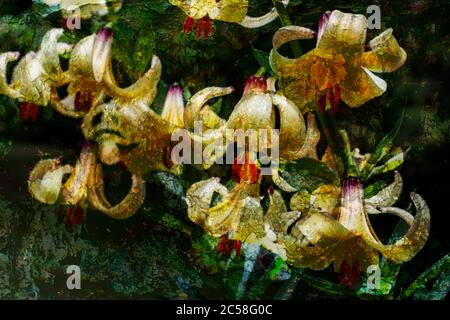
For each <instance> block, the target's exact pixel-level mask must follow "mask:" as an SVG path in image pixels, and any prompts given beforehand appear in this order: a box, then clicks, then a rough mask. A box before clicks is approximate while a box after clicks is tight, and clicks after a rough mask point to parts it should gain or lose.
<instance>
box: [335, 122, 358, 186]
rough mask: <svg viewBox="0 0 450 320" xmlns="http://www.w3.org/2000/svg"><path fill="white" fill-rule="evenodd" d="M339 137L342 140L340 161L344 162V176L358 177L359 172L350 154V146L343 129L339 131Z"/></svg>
mask: <svg viewBox="0 0 450 320" xmlns="http://www.w3.org/2000/svg"><path fill="white" fill-rule="evenodd" d="M339 135H340V136H341V140H342V148H341V150H342V155H341V156H342V160H343V161H344V165H345V171H346V172H345V174H346V175H347V177H349V176H352V177H359V170H358V166H357V164H356V162H355V158H353V154H352V147H351V145H350V140H349V138H348V134H347V131H345V130H344V129H341V130H339Z"/></svg>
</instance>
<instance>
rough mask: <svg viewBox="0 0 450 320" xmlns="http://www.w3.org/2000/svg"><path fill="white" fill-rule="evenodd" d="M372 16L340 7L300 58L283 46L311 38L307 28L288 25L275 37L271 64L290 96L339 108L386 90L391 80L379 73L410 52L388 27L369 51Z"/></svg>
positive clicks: (324, 18)
mask: <svg viewBox="0 0 450 320" xmlns="http://www.w3.org/2000/svg"><path fill="white" fill-rule="evenodd" d="M366 33H367V19H366V17H365V16H363V15H359V14H350V13H343V12H340V11H338V10H335V11H333V12H332V13H329V12H327V13H325V14H324V15H323V16H322V17H321V19H320V22H319V29H318V33H317V45H316V48H314V49H313V50H311V51H310V52H308V53H306V54H304V55H303V56H301V57H299V58H296V59H288V58H286V57H283V56H282V55H280V54H279V52H278V51H277V50H278V48H280V47H281V46H282V45H283V44H285V43H287V42H289V41H292V40H296V39H311V38H313V37H314V36H315V33H314V32H313V31H312V30H310V29H307V28H301V27H297V26H288V27H284V28H281V29H280V30H278V31H277V32H276V33H275V35H274V37H273V46H274V49H273V50H272V53H271V58H270V61H271V65H272V67H273V69H274V70H275V71H276V72H277V73H278V75H279V76H280V77H281V81H280V85H281V87H282V89H283V91H284V92H285V94H286V95H287V97H289V98H290V99H292V100H293V101H295V102H296V103H297V104H299V105H300V106H305V107H306V109H309V110H311V109H315V106H316V105H317V106H318V109H319V110H320V111H323V110H325V109H331V110H333V111H335V110H336V109H337V107H338V105H339V102H340V100H342V101H343V102H345V103H346V104H347V105H348V106H350V107H359V106H361V105H363V104H364V103H366V102H367V101H369V100H371V99H373V98H375V97H378V96H380V95H382V94H383V93H384V92H385V91H386V89H387V84H386V82H385V81H384V80H383V79H381V78H379V77H377V76H376V75H374V74H373V73H372V71H373V72H393V71H395V70H397V69H398V68H400V67H401V66H402V65H403V64H404V62H405V60H406V53H405V51H404V50H403V49H402V48H401V47H400V46H399V44H398V43H397V40H396V39H395V38H394V36H393V35H392V29H388V30H386V31H384V32H383V33H381V34H380V35H379V36H377V37H375V38H374V39H372V40H371V41H370V42H369V47H370V48H371V50H370V51H365V46H366Z"/></svg>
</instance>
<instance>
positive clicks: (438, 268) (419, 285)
mask: <svg viewBox="0 0 450 320" xmlns="http://www.w3.org/2000/svg"><path fill="white" fill-rule="evenodd" d="M449 269H450V254H447V255H446V256H445V257H443V258H442V259H441V260H439V261H438V262H436V263H435V264H434V265H433V266H432V267H431V268H429V269H428V270H426V271H425V272H424V273H422V274H421V275H420V276H419V277H418V278H417V279H416V280H415V281H414V282H413V283H412V284H411V285H410V286H409V287H408V288H407V289H406V290H405V291H403V292H402V294H401V295H400V296H399V297H398V299H407V298H409V297H411V296H413V295H414V294H416V293H417V292H419V291H423V290H426V286H425V284H426V283H428V282H429V281H431V280H433V279H435V278H437V277H438V276H440V275H441V274H445V276H443V277H444V278H445V279H441V278H439V280H438V281H439V283H438V284H437V286H436V292H435V295H436V296H437V297H441V296H442V295H443V293H442V292H438V291H439V290H441V288H442V287H443V288H444V289H446V290H447V291H448V289H449V285H448V284H447V283H446V282H448V281H449V275H448V273H449ZM435 285H436V284H435ZM433 288H434V287H433ZM431 292H432V291H431ZM431 296H433V294H431ZM445 296H446V294H445Z"/></svg>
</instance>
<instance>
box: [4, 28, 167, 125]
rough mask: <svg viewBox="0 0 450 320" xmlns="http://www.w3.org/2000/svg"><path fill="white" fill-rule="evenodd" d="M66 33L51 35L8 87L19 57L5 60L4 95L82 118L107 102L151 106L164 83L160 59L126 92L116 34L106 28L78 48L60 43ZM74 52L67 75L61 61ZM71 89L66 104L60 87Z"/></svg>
mask: <svg viewBox="0 0 450 320" xmlns="http://www.w3.org/2000/svg"><path fill="white" fill-rule="evenodd" d="M62 33H63V29H52V30H50V31H48V32H47V33H46V34H45V36H44V38H43V39H42V43H41V46H40V49H39V50H38V51H37V52H30V53H28V54H27V55H26V56H25V57H23V58H22V59H21V60H20V61H19V63H18V64H17V66H16V67H15V68H14V71H13V75H12V81H11V83H8V81H7V76H6V74H7V64H8V63H9V62H12V61H15V60H18V59H19V53H17V52H6V53H3V54H0V94H4V95H7V96H9V97H11V98H13V99H18V100H20V101H21V102H27V103H32V104H36V105H40V106H47V105H48V104H51V106H52V107H53V108H55V110H56V111H58V112H59V113H61V114H63V115H65V116H69V117H72V118H81V117H83V116H84V115H85V114H86V112H87V111H89V110H90V109H91V107H93V106H97V105H99V104H101V103H102V102H103V101H104V100H105V98H106V96H110V97H111V98H114V99H120V100H121V101H128V102H130V103H131V102H136V103H141V102H149V101H152V100H153V98H154V97H155V95H156V84H157V81H156V82H155V79H157V80H159V77H160V61H159V59H158V58H157V57H156V56H155V57H153V60H152V68H150V69H149V70H148V71H147V73H145V74H144V75H143V76H142V77H141V78H140V79H138V80H137V81H136V82H135V83H134V84H132V85H130V86H129V87H127V88H120V87H119V86H118V85H117V82H116V80H115V78H114V74H113V71H112V63H111V53H112V52H111V46H112V41H113V33H112V31H111V30H110V29H108V28H104V29H101V30H100V31H99V32H97V33H95V34H92V35H90V36H88V37H85V38H83V39H81V40H80V41H79V42H78V43H77V44H76V45H75V46H73V45H70V44H67V43H64V42H59V41H58V38H59V37H60V36H61V34H62ZM68 52H70V53H71V55H70V60H69V68H68V70H67V71H62V69H61V66H60V61H59V55H61V54H64V53H68ZM65 85H67V96H66V97H63V98H60V97H59V94H58V92H57V89H58V88H59V87H62V86H65Z"/></svg>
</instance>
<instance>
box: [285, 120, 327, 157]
mask: <svg viewBox="0 0 450 320" xmlns="http://www.w3.org/2000/svg"><path fill="white" fill-rule="evenodd" d="M307 122H308V128H307V131H306V138H305V141H304V142H303V144H302V145H301V148H300V149H299V150H298V151H295V152H293V154H292V156H291V159H300V158H306V157H308V158H312V159H318V157H317V144H318V143H319V140H320V131H319V129H318V128H317V124H316V120H315V116H314V113H312V112H309V113H308V119H307Z"/></svg>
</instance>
